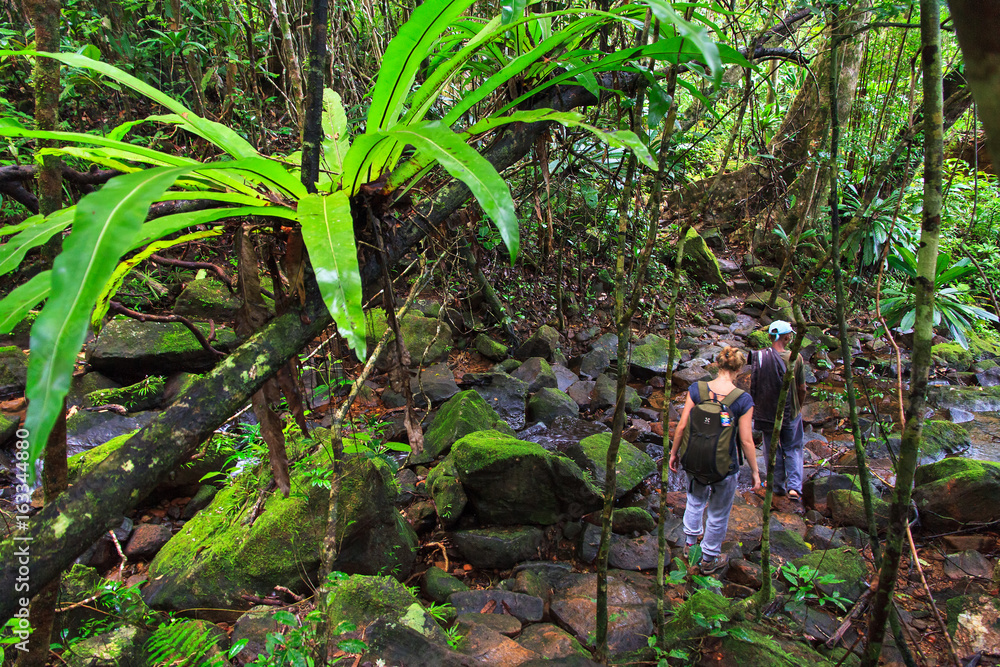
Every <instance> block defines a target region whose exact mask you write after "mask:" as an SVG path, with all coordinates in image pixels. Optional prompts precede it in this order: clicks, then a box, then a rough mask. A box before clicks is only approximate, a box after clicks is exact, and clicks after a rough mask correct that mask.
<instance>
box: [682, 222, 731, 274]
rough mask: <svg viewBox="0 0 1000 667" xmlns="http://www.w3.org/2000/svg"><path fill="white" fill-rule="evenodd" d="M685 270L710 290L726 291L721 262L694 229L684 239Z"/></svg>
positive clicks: (689, 230) (690, 229)
mask: <svg viewBox="0 0 1000 667" xmlns="http://www.w3.org/2000/svg"><path fill="white" fill-rule="evenodd" d="M684 268H685V270H686V271H687V272H688V274H690V275H691V277H692V278H694V279H696V280H698V281H700V282H702V283H704V284H707V285H708V286H709V287H710V288H716V289H725V287H726V281H725V279H724V278H723V277H722V270H721V269H720V268H719V260H717V259H716V258H715V255H714V254H713V253H712V251H711V250H709V248H708V245H707V244H706V243H705V239H703V238H701V236H699V235H698V232H696V231H695V230H694V228H693V227H692V228H689V229H688V232H687V236H686V237H684Z"/></svg>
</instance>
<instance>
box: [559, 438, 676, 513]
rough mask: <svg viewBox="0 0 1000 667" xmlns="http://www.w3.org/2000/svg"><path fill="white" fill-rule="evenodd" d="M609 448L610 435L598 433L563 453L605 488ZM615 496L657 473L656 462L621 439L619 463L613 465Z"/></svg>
mask: <svg viewBox="0 0 1000 667" xmlns="http://www.w3.org/2000/svg"><path fill="white" fill-rule="evenodd" d="M610 447H611V434H610V433H597V434H595V435H591V436H589V437H586V438H584V439H583V440H581V441H580V443H579V445H578V446H576V447H569V448H568V449H567V450H566V453H567V454H568V455H569V456H570V458H572V459H573V460H574V461H576V464H577V465H578V466H580V467H581V468H583V469H584V470H588V471H590V473H591V474H593V476H594V481H595V482H596V483H597V485H598V486H599V487H600V488H602V489H603V488H604V480H605V479H606V477H607V470H608V468H607V460H608V449H609V448H610ZM615 471H616V473H617V476H616V477H615V497H616V498H621V497H622V496H624V495H625V494H626V493H628V492H629V491H631V490H632V489H634V488H635V487H637V486H639V484H641V483H642V480H644V479H646V478H647V477H649V476H651V475H653V474H655V473H656V463H654V462H653V459H652V458H651V457H650V456H649V455H648V454H646V453H645V452H643V451H641V450H640V449H638V448H637V447H636V446H635V445H633V444H632V443H630V442H628V441H627V440H622V441H621V443H620V444H619V447H618V462H617V464H616V465H615Z"/></svg>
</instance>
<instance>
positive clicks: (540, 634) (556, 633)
mask: <svg viewBox="0 0 1000 667" xmlns="http://www.w3.org/2000/svg"><path fill="white" fill-rule="evenodd" d="M517 643H518V644H520V645H521V646H523V647H524V648H526V649H528V650H529V651H534V652H535V653H537V654H538V655H540V656H542V658H544V659H546V660H547V661H548V660H553V659H555V658H567V657H570V656H574V655H578V656H582V657H584V658H588V657H589V656H590V653H588V652H587V650H586V649H584V648H583V646H581V645H580V642H578V641H576V639H574V638H573V635H571V634H569V633H568V632H566V631H565V630H563V629H562V628H560V627H559V626H557V625H553V624H552V623H536V624H534V625H529V626H528V627H527V628H525V629H524V632H522V633H521V635H520V636H519V637H518V638H517ZM545 664H546V665H548V664H549V663H548V662H546V663H545Z"/></svg>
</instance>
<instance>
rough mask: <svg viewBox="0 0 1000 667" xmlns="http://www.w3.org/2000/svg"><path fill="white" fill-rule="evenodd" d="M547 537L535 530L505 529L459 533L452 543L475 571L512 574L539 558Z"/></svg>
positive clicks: (526, 527)
mask: <svg viewBox="0 0 1000 667" xmlns="http://www.w3.org/2000/svg"><path fill="white" fill-rule="evenodd" d="M542 539H543V534H542V531H541V529H540V528H536V527H534V526H502V527H495V528H477V529H473V530H459V531H455V532H453V533H452V534H451V540H452V542H454V544H455V546H456V547H457V548H458V551H459V553H461V554H462V556H463V557H464V558H465V560H467V561H468V562H469V563H470V564H471V565H472V566H473V567H476V568H485V569H490V570H509V569H510V568H512V567H514V566H515V565H517V564H518V563H521V562H523V561H526V560H531V559H534V558H537V557H538V552H539V549H540V548H541V546H542Z"/></svg>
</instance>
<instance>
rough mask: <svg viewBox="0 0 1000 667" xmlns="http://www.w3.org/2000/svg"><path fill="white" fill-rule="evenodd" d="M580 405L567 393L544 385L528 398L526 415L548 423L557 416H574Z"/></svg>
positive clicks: (533, 419)
mask: <svg viewBox="0 0 1000 667" xmlns="http://www.w3.org/2000/svg"><path fill="white" fill-rule="evenodd" d="M579 414H580V406H579V405H577V404H576V401H574V400H573V399H572V398H571V397H570V396H569V395H568V394H566V393H564V392H562V391H559V390H558V389H554V388H551V387H544V388H542V389H539V390H538V392H537V393H536V394H535V395H534V396H532V397H531V398H530V399H529V400H528V415H529V416H530V417H531V419H532V421H537V422H544V423H546V424H550V423H552V422H553V421H555V420H556V418H558V417H570V418H575V417H577V416H578V415H579Z"/></svg>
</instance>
